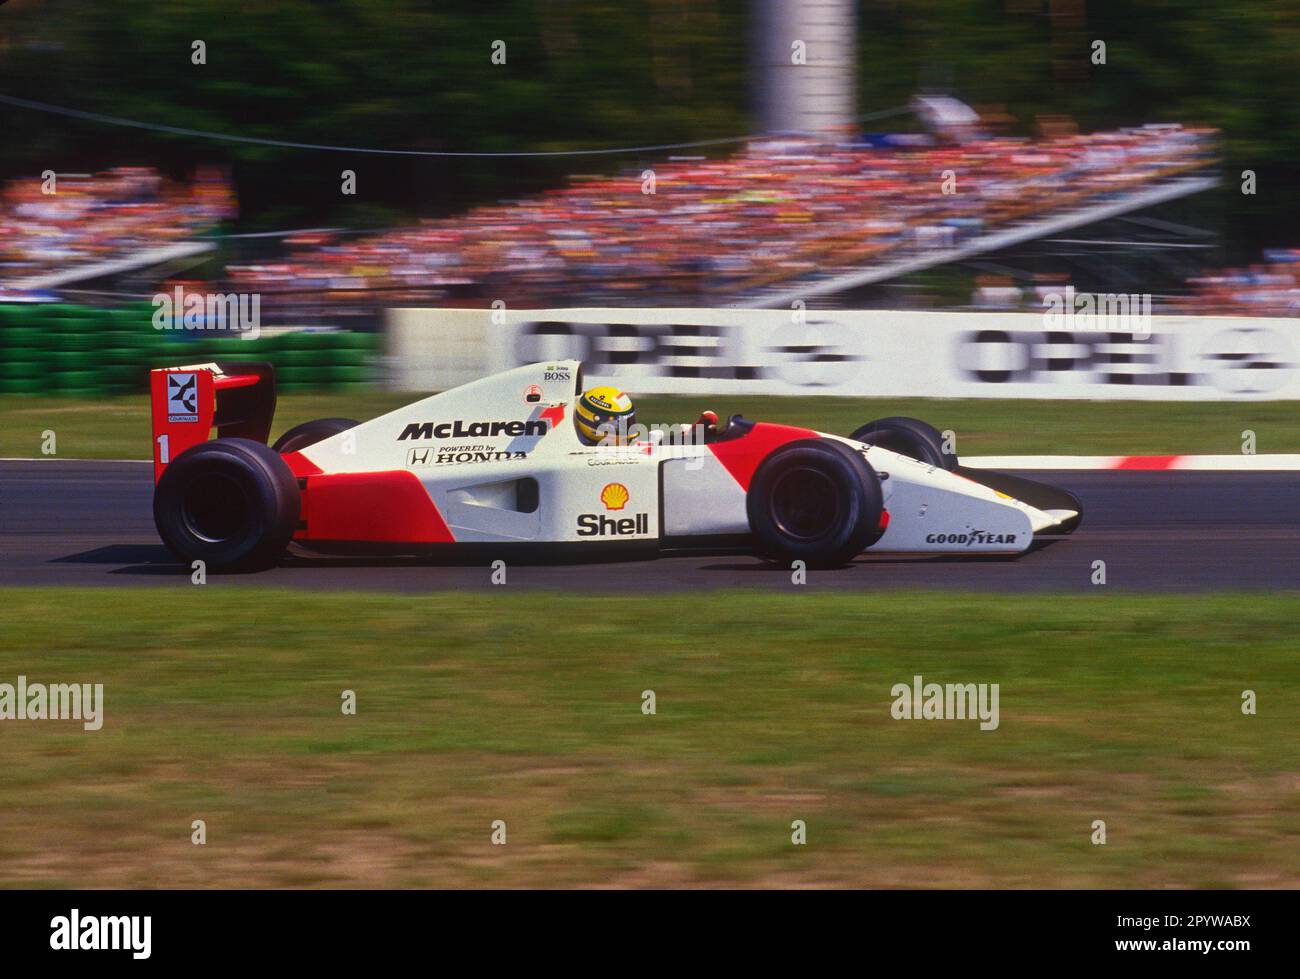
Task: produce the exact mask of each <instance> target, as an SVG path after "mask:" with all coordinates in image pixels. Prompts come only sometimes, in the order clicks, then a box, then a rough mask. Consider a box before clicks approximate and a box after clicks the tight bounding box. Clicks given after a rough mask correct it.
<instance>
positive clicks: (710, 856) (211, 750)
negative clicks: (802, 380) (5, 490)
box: [0, 585, 1300, 887]
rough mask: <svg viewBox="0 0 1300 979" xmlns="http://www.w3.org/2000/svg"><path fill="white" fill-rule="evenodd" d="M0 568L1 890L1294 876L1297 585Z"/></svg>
mask: <svg viewBox="0 0 1300 979" xmlns="http://www.w3.org/2000/svg"><path fill="white" fill-rule="evenodd" d="M0 594H2V596H3V599H4V601H3V602H2V603H0V682H8V683H14V682H15V680H16V677H17V675H18V674H19V673H22V674H25V675H26V676H27V677H28V679H29V680H30V681H44V682H72V681H85V682H101V683H103V684H104V686H105V698H106V721H105V723H104V726H103V729H102V730H100V731H98V732H94V733H89V732H84V731H83V730H82V729H81V725H80V724H78V723H76V722H53V721H39V722H38V721H26V722H24V721H17V720H9V721H3V722H0V737H3V746H4V761H5V777H4V779H3V780H0V882H3V883H4V884H7V885H10V886H29V885H37V886H60V887H82V886H116V887H137V886H144V887H150V886H164V887H175V886H200V887H201V886H236V887H237V886H339V885H351V886H381V885H382V886H397V887H406V886H477V885H496V886H536V885H556V886H565V885H583V884H587V885H590V884H612V885H626V886H640V885H667V886H672V885H710V884H729V885H740V886H769V885H794V886H798V885H857V886H869V887H893V886H943V887H950V886H951V887H965V886H1014V887H1165V886H1175V887H1219V886H1265V887H1270V886H1271V887H1281V886H1285V887H1296V886H1297V885H1300V868H1298V864H1297V858H1296V855H1297V853H1298V852H1300V847H1297V843H1298V842H1300V839H1298V837H1300V791H1298V790H1297V782H1296V774H1295V773H1296V771H1297V767H1298V765H1300V739H1297V738H1296V718H1297V716H1300V661H1298V660H1297V657H1296V655H1295V622H1296V621H1297V619H1300V597H1296V596H1273V597H1261V596H1251V597H1249V598H1243V597H1234V596H1219V597H1206V596H1197V597H1188V598H1178V597H1160V598H1146V597H1108V596H1095V597H1094V596H1086V597H1070V598H1053V597H1049V596H1034V597H1023V596H1017V597H991V596H978V597H975V596H954V595H938V594H931V593H891V594H890V595H889V596H888V598H887V599H873V598H872V597H871V596H869V595H863V596H856V595H843V594H826V593H818V592H815V591H800V592H799V593H797V594H787V595H771V594H766V593H765V594H762V595H755V594H750V593H723V594H718V595H715V596H710V597H709V598H708V599H705V600H698V601H696V602H694V603H693V604H691V605H690V606H684V600H683V599H682V598H681V597H680V596H676V597H672V596H670V597H668V598H664V599H653V598H631V597H628V598H602V599H601V601H600V602H599V603H592V602H591V601H589V600H588V598H587V597H586V596H581V597H571V596H561V595H549V594H525V593H509V594H506V593H503V592H502V593H495V592H494V593H490V594H430V595H422V596H419V597H410V596H404V597H403V596H385V595H354V594H330V595H317V594H303V593H297V592H284V591H276V590H270V589H259V590H253V589H247V588H242V587H234V588H225V587H217V586H215V585H211V586H208V587H205V588H198V587H195V588H193V589H192V590H188V591H184V592H179V593H178V592H176V591H170V592H168V595H167V598H166V601H165V602H160V600H159V598H160V593H159V592H158V591H156V590H154V589H140V590H134V589H129V590H127V589H120V590H113V591H107V590H103V591H96V590H28V589H13V590H6V591H4V592H3V593H0ZM738 637H743V640H741V639H738ZM915 674H921V675H923V676H924V677H925V678H927V679H928V680H932V681H937V682H940V683H944V682H989V683H998V684H1000V711H1001V725H1000V727H999V728H998V730H996V731H990V732H981V731H980V730H979V729H978V726H977V724H976V723H975V722H970V721H951V722H939V721H895V720H892V719H891V718H890V702H891V697H890V689H891V687H892V686H893V685H894V684H895V683H899V682H909V681H910V679H911V677H912V676H913V675H915ZM345 689H350V690H354V691H355V692H356V695H357V701H358V707H359V712H358V714H357V715H356V716H352V717H348V716H344V715H343V714H342V713H341V711H340V695H341V691H343V690H345ZM1246 689H1250V690H1254V691H1255V692H1256V694H1257V696H1258V705H1259V713H1258V716H1253V717H1251V716H1244V715H1243V714H1242V712H1241V708H1240V705H1241V695H1242V691H1243V690H1246ZM645 690H653V691H654V692H655V695H656V697H657V713H656V714H655V715H653V716H647V715H645V714H643V713H642V710H641V704H642V692H643V691H645ZM195 819H203V820H205V821H206V823H207V844H206V846H202V847H199V846H194V845H192V844H191V842H190V834H191V821H192V820H195ZM498 819H500V820H505V822H506V824H507V832H508V844H507V845H506V846H504V847H502V846H493V845H491V844H490V841H489V836H490V832H491V824H492V822H493V821H494V820H498ZM795 819H802V820H805V821H806V823H807V832H808V842H807V845H806V846H793V845H791V841H790V834H791V828H790V827H791V822H792V821H793V820H795ZM1099 819H1100V820H1104V821H1105V823H1106V828H1107V835H1108V842H1107V845H1105V846H1094V845H1092V843H1091V842H1090V837H1091V835H1092V832H1093V831H1092V824H1093V821H1094V820H1099Z"/></svg>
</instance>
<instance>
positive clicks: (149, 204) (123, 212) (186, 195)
mask: <svg viewBox="0 0 1300 979" xmlns="http://www.w3.org/2000/svg"><path fill="white" fill-rule="evenodd" d="M235 213H236V211H235V193H234V189H233V188H232V187H231V185H230V181H229V180H228V179H227V178H226V177H225V176H223V174H222V173H221V172H220V171H219V170H216V169H202V170H200V171H199V172H198V173H197V174H196V176H195V179H194V182H193V183H192V184H190V185H188V186H186V185H183V184H175V183H171V182H169V181H166V180H164V179H163V178H162V177H161V176H160V175H159V174H158V173H157V171H155V170H153V169H152V168H149V167H118V168H116V169H113V170H109V171H108V172H107V173H101V174H95V175H90V174H55V175H51V176H50V179H49V180H46V179H44V178H42V179H29V180H15V181H12V182H11V183H10V184H9V185H8V187H6V188H5V190H4V196H3V200H0V282H5V281H14V280H21V279H25V278H28V277H31V276H37V275H40V274H42V273H48V272H56V271H58V272H62V271H66V270H68V269H73V268H76V267H77V266H80V265H86V264H90V263H93V262H98V261H104V260H106V259H112V258H118V257H121V256H124V255H127V254H130V253H131V252H137V251H140V250H142V249H146V248H157V247H159V246H162V245H167V244H171V243H174V242H178V241H185V240H187V239H190V238H192V237H193V236H194V235H195V234H197V233H199V232H201V231H205V230H207V229H210V228H212V227H213V226H214V225H216V224H217V223H218V222H220V221H223V220H226V219H228V218H232V217H234V216H235Z"/></svg>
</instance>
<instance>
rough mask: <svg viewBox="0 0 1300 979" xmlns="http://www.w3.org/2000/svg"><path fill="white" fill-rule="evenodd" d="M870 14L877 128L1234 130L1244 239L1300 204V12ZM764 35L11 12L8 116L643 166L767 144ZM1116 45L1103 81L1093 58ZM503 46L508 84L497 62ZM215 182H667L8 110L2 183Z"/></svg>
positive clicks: (246, 200)
mask: <svg viewBox="0 0 1300 979" xmlns="http://www.w3.org/2000/svg"><path fill="white" fill-rule="evenodd" d="M859 8H860V29H859V52H860V58H859V78H860V108H861V110H862V111H863V112H864V113H866V112H871V111H875V110H879V109H883V108H889V107H892V106H897V105H900V104H905V103H906V101H907V100H908V98H909V97H910V96H911V95H912V94H913V93H914V92H916V91H917V90H918V89H919V88H922V87H935V88H943V89H946V90H949V91H951V92H952V93H953V94H955V95H957V96H958V97H961V98H963V99H965V100H966V101H969V102H971V103H973V104H976V105H980V106H998V107H1001V108H1003V109H1005V111H1006V113H1007V114H1008V115H1009V116H1010V117H1011V119H1012V120H1013V126H1015V127H1017V128H1019V129H1020V130H1022V131H1026V132H1029V131H1033V127H1034V124H1035V120H1036V119H1037V118H1039V117H1042V116H1070V117H1073V118H1075V119H1077V120H1078V121H1079V123H1080V125H1081V126H1082V127H1083V128H1085V129H1089V128H1097V127H1110V126H1115V125H1122V124H1132V123H1140V122H1146V121H1153V120H1177V121H1183V122H1191V123H1204V124H1208V125H1212V126H1216V127H1218V128H1221V129H1223V130H1224V131H1225V133H1226V141H1225V146H1226V153H1227V163H1228V172H1229V173H1234V172H1239V171H1240V169H1242V168H1243V167H1251V168H1253V169H1256V170H1257V171H1259V173H1260V181H1261V195H1260V197H1259V198H1258V199H1257V200H1254V201H1242V202H1233V207H1232V211H1233V214H1232V215H1228V217H1229V218H1230V219H1232V217H1233V216H1234V215H1235V216H1237V217H1240V216H1241V215H1242V214H1246V216H1247V217H1248V216H1249V213H1250V212H1251V209H1252V208H1254V209H1255V210H1256V211H1258V212H1259V213H1263V212H1264V211H1265V210H1267V209H1269V208H1271V209H1273V210H1274V211H1276V210H1277V207H1278V200H1277V198H1274V199H1273V200H1272V202H1271V204H1270V203H1268V195H1267V191H1269V190H1275V191H1276V190H1278V189H1279V188H1281V189H1285V188H1287V187H1294V186H1295V185H1296V184H1297V183H1300V97H1298V96H1300V0H926V2H925V3H920V2H906V0H862V2H861V3H860V4H859ZM751 30H752V26H751V14H750V3H749V2H748V0H636V2H632V0H626V2H618V0H493V2H491V3H485V2H482V0H476V2H470V0H436V2H416V0H314V2H313V0H273V2H267V3H246V4H244V3H217V2H215V0H115V2H112V3H102V2H100V3H97V2H94V0H45V2H35V0H32V2H24V0H13V2H11V3H8V4H6V5H5V7H4V9H3V10H0V93H4V94H9V95H14V96H18V97H22V98H28V99H34V100H39V101H42V102H49V103H53V104H56V105H63V106H69V107H74V108H78V109H83V110H87V111H93V112H101V113H106V114H111V115H114V116H121V117H125V118H129V119H138V120H145V121H149V122H154V123H161V124H166V125H173V126H182V127H188V128H195V129H205V130H213V131H216V132H223V133H237V134H240V135H245V136H254V137H260V138H265V139H285V140H291V141H295V142H306V143H328V144H344V145H350V146H373V147H386V148H393V149H413V150H422V149H423V150H472V151H501V150H509V151H519V150H526V151H547V150H564V149H574V148H588V147H592V148H595V147H613V146H627V145H644V144H653V143H660V142H677V141H689V140H698V139H709V138H717V137H721V136H732V135H742V134H745V133H749V132H752V131H753V126H754V123H753V121H752V118H751V114H750V111H749V109H750V82H751V81H752V74H753V71H754V68H753V66H752V64H751V63H750V52H751V50H752V45H751V44H750V42H749V38H750V31H751ZM1098 39H1100V40H1104V41H1105V42H1106V45H1107V63H1106V64H1105V65H1094V64H1092V63H1091V62H1090V60H1089V59H1090V54H1091V45H1092V43H1093V41H1095V40H1098ZM195 40H202V41H204V42H205V44H206V49H207V50H206V56H207V63H206V64H205V65H195V64H192V62H191V45H192V42H193V41H195ZM497 40H501V41H504V42H505V45H506V49H505V50H506V61H505V64H493V63H492V60H491V55H492V45H493V42H494V41H497ZM900 124H901V121H900V120H897V119H895V120H888V121H886V122H882V123H878V124H875V125H876V126H877V127H878V128H882V129H888V128H894V127H897V126H898V125H900ZM708 152H712V153H721V152H727V148H726V147H718V148H715V149H711V150H709V151H708ZM657 158H662V155H650V156H648V157H647V158H646V159H657ZM204 162H218V163H225V164H228V165H230V166H231V167H232V168H233V169H234V172H235V175H236V178H237V180H238V185H239V192H240V196H241V200H242V202H243V204H244V208H243V211H244V217H245V223H246V225H248V226H249V228H250V229H256V228H258V227H275V226H284V225H285V224H286V223H288V222H293V221H303V220H320V219H328V220H351V221H352V222H354V223H356V222H361V223H365V222H376V221H379V222H382V221H385V220H390V219H398V218H400V217H409V215H410V214H411V213H412V212H419V213H424V214H428V213H438V212H444V211H447V210H453V209H455V208H457V207H463V206H464V205H465V204H466V203H467V202H474V201H480V200H492V199H495V198H497V197H501V196H515V195H519V194H522V193H526V192H528V191H531V190H535V189H538V188H540V187H544V186H548V185H551V184H553V183H554V182H556V181H557V180H558V179H560V178H561V177H562V176H563V175H565V174H570V173H581V172H585V173H593V172H608V171H609V170H611V169H613V168H616V167H619V166H636V165H638V164H640V163H642V162H645V160H643V159H640V158H637V157H636V156H614V157H584V158H577V159H574V158H567V159H566V158H540V159H539V158H533V159H528V160H522V161H521V160H500V159H424V158H415V157H384V156H364V155H359V154H355V153H323V152H316V151H305V150H290V149H279V148H274V147H266V146H257V145H250V144H239V143H227V142H215V141H207V140H200V139H195V138H193V137H187V136H180V135H172V134H166V133H155V132H148V131H144V130H139V129H129V128H114V127H109V126H105V125H101V124H97V123H91V122H86V121H78V120H74V119H67V118H60V117H55V116H50V115H44V114H41V113H37V112H33V111H29V110H24V109H17V108H13V107H10V106H4V105H0V175H3V176H15V175H20V174H21V175H30V174H34V173H37V172H39V171H40V170H42V169H45V168H47V167H48V168H51V169H55V170H59V171H65V170H74V169H90V168H94V167H100V166H108V165H114V164H129V163H153V164H157V165H160V166H163V167H164V168H168V169H171V170H173V171H177V172H180V171H183V170H185V169H187V168H188V167H190V166H192V165H193V164H195V163H204ZM344 168H350V169H354V170H356V171H357V174H358V187H359V193H358V195H357V197H356V198H342V197H341V196H340V194H339V193H338V184H339V176H338V175H339V172H340V171H341V170H342V169H344ZM1291 193H1292V195H1293V196H1292V197H1291V198H1290V200H1292V201H1294V200H1295V197H1294V192H1291ZM358 205H361V206H358ZM1238 205H1240V206H1238ZM1289 210H1290V211H1293V210H1294V208H1290V209H1289Z"/></svg>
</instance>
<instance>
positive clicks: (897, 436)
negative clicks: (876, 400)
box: [849, 416, 957, 472]
mask: <svg viewBox="0 0 1300 979" xmlns="http://www.w3.org/2000/svg"><path fill="white" fill-rule="evenodd" d="M849 438H851V439H853V441H855V442H866V443H867V444H868V445H878V446H880V447H881V448H882V449H888V450H889V451H890V452H897V453H898V454H899V455H905V456H908V457H909V458H912V459H919V460H920V461H921V462H924V463H927V464H929V465H931V466H938V467H939V468H940V469H946V470H948V472H953V471H955V470H956V468H957V453H956V452H945V451H944V439H943V435H942V434H940V432H939V431H938V429H936V428H935V427H934V426H933V425H929V424H927V423H926V422H923V421H921V420H920V419H919V418H904V417H901V416H900V417H895V418H877V419H876V420H875V421H873V422H867V424H865V425H863V426H862V427H861V428H859V429H858V430H857V431H856V432H854V433H853V434H852V435H850V436H849Z"/></svg>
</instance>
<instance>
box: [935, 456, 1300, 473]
mask: <svg viewBox="0 0 1300 979" xmlns="http://www.w3.org/2000/svg"><path fill="white" fill-rule="evenodd" d="M961 464H962V465H963V466H970V467H971V468H972V469H1124V470H1130V471H1132V470H1147V471H1155V470H1160V471H1168V470H1180V471H1188V470H1195V471H1202V472H1209V471H1217V472H1236V471H1242V472H1297V471H1300V455H1297V454H1283V453H1279V454H1275V455H1186V456H1184V455H1175V456H975V457H972V458H969V459H968V458H966V457H965V456H962V457H961Z"/></svg>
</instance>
